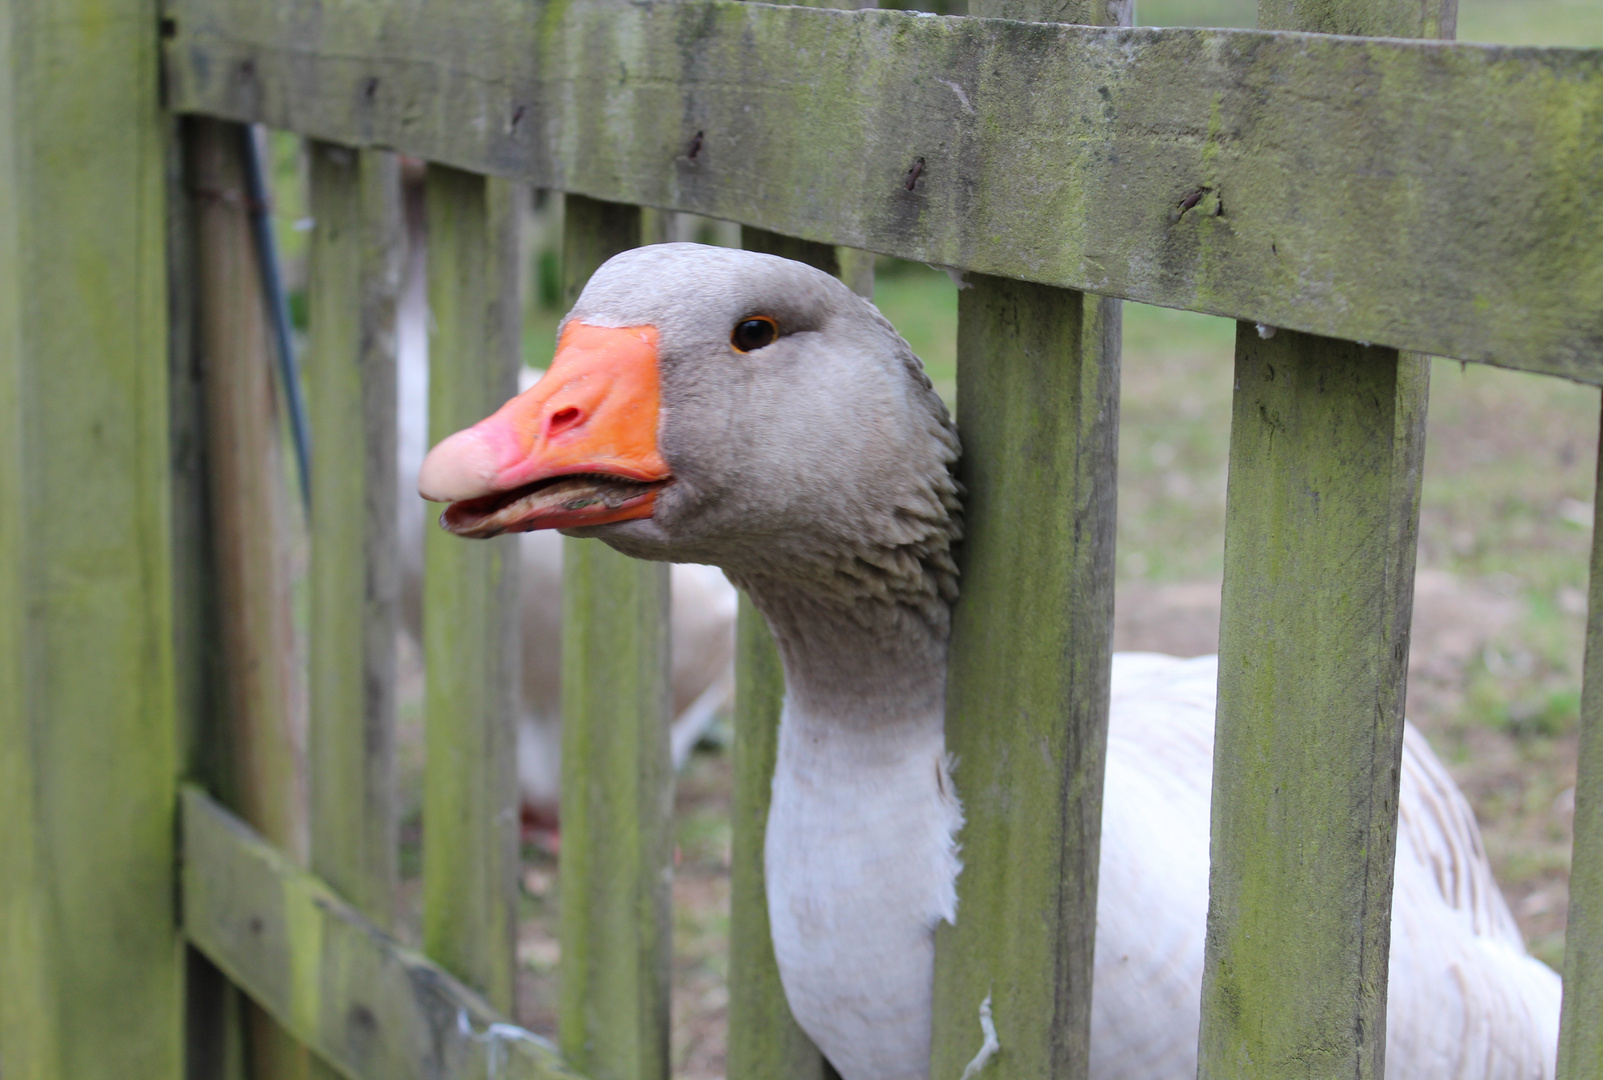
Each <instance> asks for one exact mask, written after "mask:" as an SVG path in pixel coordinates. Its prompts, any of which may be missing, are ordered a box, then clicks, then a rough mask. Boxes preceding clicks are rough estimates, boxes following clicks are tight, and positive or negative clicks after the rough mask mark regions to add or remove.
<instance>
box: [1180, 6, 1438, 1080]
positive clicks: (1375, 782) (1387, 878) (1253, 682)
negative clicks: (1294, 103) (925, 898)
mask: <svg viewBox="0 0 1603 1080" xmlns="http://www.w3.org/2000/svg"><path fill="white" fill-rule="evenodd" d="M1258 21H1259V24H1260V25H1262V26H1265V27H1269V28H1278V29H1295V30H1313V31H1321V32H1323V31H1334V30H1339V31H1342V32H1345V33H1364V34H1416V35H1417V34H1421V33H1427V32H1435V33H1443V34H1448V35H1451V34H1452V32H1453V27H1454V26H1455V25H1456V23H1457V0H1424V2H1420V0H1260V4H1259V11H1258ZM1267 333H1271V331H1270V330H1269V329H1265V330H1263V331H1260V330H1258V329H1257V328H1256V327H1254V326H1251V325H1248V324H1246V323H1242V324H1239V325H1238V327H1237V331H1236V384H1235V399H1234V407H1233V413H1232V418H1231V436H1230V479H1229V490H1228V495H1227V500H1226V510H1225V575H1224V594H1223V612H1222V615H1221V619H1220V631H1219V704H1218V720H1217V724H1216V731H1215V741H1214V777H1213V805H1212V812H1211V813H1212V821H1211V841H1210V843H1211V847H1210V854H1211V864H1210V871H1209V902H1208V935H1207V939H1206V945H1205V950H1204V969H1203V987H1202V1023H1201V1031H1200V1034H1199V1036H1198V1043H1199V1063H1198V1076H1199V1077H1200V1078H1202V1080H1210V1078H1217V1080H1223V1078H1225V1077H1236V1076H1240V1075H1242V1074H1243V1073H1251V1074H1252V1075H1254V1076H1263V1077H1266V1078H1267V1077H1281V1076H1284V1077H1288V1078H1289V1077H1293V1076H1295V1077H1298V1078H1303V1077H1310V1076H1313V1077H1322V1076H1329V1077H1337V1076H1340V1077H1352V1076H1358V1077H1361V1078H1370V1077H1372V1078H1374V1080H1379V1078H1380V1077H1381V1076H1382V1075H1383V1074H1384V1071H1385V1059H1386V989H1387V987H1386V980H1387V973H1388V966H1389V961H1390V953H1391V902H1392V878H1393V867H1394V864H1395V861H1396V850H1397V801H1398V796H1397V791H1398V779H1399V773H1400V764H1399V759H1400V757H1401V754H1402V737H1403V700H1404V696H1405V692H1406V689H1407V681H1408V637H1409V620H1410V618H1411V616H1412V611H1413V597H1414V562H1415V556H1416V548H1417V538H1418V529H1419V485H1420V473H1421V467H1422V463H1423V458H1424V447H1425V413H1426V405H1427V400H1428V396H1429V385H1430V384H1429V378H1430V368H1429V364H1428V361H1427V360H1425V359H1424V358H1423V357H1420V356H1416V355H1412V354H1408V353H1403V354H1399V353H1397V352H1396V351H1395V350H1391V349H1384V348H1373V347H1368V346H1366V345H1360V344H1353V343H1351V342H1344V341H1332V340H1329V339H1321V338H1316V337H1312V336H1309V335H1304V334H1298V333H1293V332H1289V331H1282V332H1279V333H1276V334H1274V335H1273V336H1271V337H1267V338H1266V337H1265V336H1264V334H1267Z"/></svg>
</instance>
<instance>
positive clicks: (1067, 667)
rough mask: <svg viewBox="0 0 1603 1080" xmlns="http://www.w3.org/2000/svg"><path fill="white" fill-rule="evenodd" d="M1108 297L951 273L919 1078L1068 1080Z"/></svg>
mask: <svg viewBox="0 0 1603 1080" xmlns="http://www.w3.org/2000/svg"><path fill="white" fill-rule="evenodd" d="M1119 326H1120V312H1119V303H1118V301H1115V300H1106V299H1102V298H1098V297H1094V296H1088V295H1086V294H1083V293H1075V292H1069V291H1067V290H1061V289H1054V288H1051V287H1048V286H1042V285H1033V284H1027V283H1022V282H1016V281H1005V280H1001V279H997V278H989V277H982V276H979V275H969V277H968V288H966V289H964V290H963V291H962V292H960V293H959V294H958V400H959V401H960V402H961V403H962V411H961V424H960V434H961V435H962V438H963V458H962V462H961V464H960V467H959V477H960V478H961V479H962V481H963V484H964V486H965V488H966V489H967V496H966V499H965V502H966V506H965V509H964V522H965V535H964V539H963V544H962V547H961V548H960V549H959V557H958V565H959V567H960V569H961V570H962V574H963V577H962V581H961V594H960V596H959V599H958V602H957V605H956V608H955V609H954V619H953V627H952V646H951V666H950V669H949V672H948V676H947V699H946V745H947V750H948V752H950V753H951V754H952V755H953V757H954V758H955V759H956V760H957V762H958V766H957V769H956V770H955V772H954V773H953V776H952V779H953V782H954V783H955V784H956V785H957V792H958V796H959V798H960V799H961V800H962V803H963V812H964V816H965V818H966V824H965V825H964V827H963V831H962V833H961V834H960V836H959V841H960V842H961V844H962V846H963V872H962V874H961V876H959V878H958V883H957V888H958V907H957V910H958V916H957V922H956V924H955V925H942V926H941V927H940V928H939V929H938V930H937V932H936V939H935V942H936V944H935V1033H934V1036H935V1037H934V1045H933V1050H932V1066H931V1076H933V1077H939V1078H942V1080H956V1078H957V1077H958V1076H960V1075H962V1074H963V1073H964V1071H965V1067H966V1065H967V1064H968V1063H969V1062H970V1061H972V1060H974V1059H975V1056H976V1054H977V1053H979V1051H980V1049H981V1046H982V1043H983V1037H982V1032H981V1026H980V1025H981V1019H980V1016H981V1009H982V1007H983V1006H984V1004H985V1003H987V1002H988V1003H989V1006H990V1009H989V1011H990V1014H991V1016H992V1017H993V1018H994V1022H995V1025H996V1032H997V1035H998V1037H999V1040H1000V1043H1001V1051H1000V1053H998V1054H997V1056H996V1057H995V1059H994V1060H992V1061H991V1062H990V1063H989V1064H988V1065H987V1066H986V1067H985V1073H984V1074H983V1075H987V1076H993V1077H1017V1078H1024V1077H1042V1076H1054V1077H1083V1076H1085V1075H1086V1068H1087V1060H1088V1059H1087V1050H1088V1044H1089V1033H1090V1004H1091V961H1092V956H1093V947H1094V944H1095V921H1096V886H1097V858H1098V851H1099V836H1100V828H1101V819H1102V773H1103V760H1104V757H1105V751H1106V746H1107V716H1108V676H1109V663H1110V661H1109V656H1110V652H1109V650H1110V647H1111V642H1112V627H1113V553H1114V511H1115V480H1116V463H1117V441H1118V401H1119Z"/></svg>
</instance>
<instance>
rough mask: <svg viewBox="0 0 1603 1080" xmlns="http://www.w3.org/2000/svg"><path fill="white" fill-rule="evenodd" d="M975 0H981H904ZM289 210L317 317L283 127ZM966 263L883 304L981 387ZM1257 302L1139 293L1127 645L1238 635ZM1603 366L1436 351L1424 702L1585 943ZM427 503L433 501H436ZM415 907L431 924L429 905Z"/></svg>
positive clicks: (697, 903)
mask: <svg viewBox="0 0 1603 1080" xmlns="http://www.w3.org/2000/svg"><path fill="white" fill-rule="evenodd" d="M884 6H894V7H919V8H924V9H934V10H938V11H940V12H941V13H944V14H963V13H964V9H965V8H966V0H947V3H945V4H940V5H937V4H931V3H887V4H885V5H884ZM1255 16H1256V3H1255V2H1254V0H1139V6H1138V8H1137V12H1136V19H1137V22H1138V23H1139V24H1141V25H1145V26H1218V27H1252V26H1253V25H1254V24H1255ZM1458 39H1459V40H1461V41H1473V42H1487V43H1497V44H1504V45H1541V46H1571V47H1591V48H1596V47H1600V46H1603V3H1600V2H1599V0H1460V3H1459V15H1458ZM271 145H272V149H273V167H274V181H275V192H274V217H275V225H276V228H277V232H278V240H279V243H280V250H281V251H283V252H284V256H285V275H286V278H287V281H288V284H289V286H290V290H291V293H290V296H291V310H292V314H293V316H294V318H295V321H296V323H297V325H298V327H299V328H300V329H302V330H304V328H305V317H306V310H307V305H306V297H305V280H306V275H305V250H306V238H307V235H308V230H309V227H310V222H309V221H308V220H306V218H305V206H306V199H305V170H304V162H303V159H302V149H301V144H300V141H299V140H298V139H296V138H294V137H292V136H287V135H275V136H274V137H273V140H272V144H271ZM664 228H665V229H666V230H667V231H668V232H669V234H670V235H672V236H673V237H674V238H677V239H694V240H699V241H701V242H704V243H717V244H728V245H733V244H737V243H738V242H739V230H738V228H736V227H734V226H731V225H729V224H728V223H721V222H713V221H708V220H704V219H696V218H690V217H689V216H687V215H674V216H673V219H672V220H671V221H668V222H666V223H665V224H664ZM524 234H525V245H524V248H525V260H524V269H525V271H526V300H525V313H526V318H525V325H524V337H523V345H524V360H525V363H526V364H527V365H528V366H530V367H531V368H541V367H544V366H545V365H546V364H547V363H548V362H549V360H550V357H551V354H552V351H553V347H554V335H555V329H556V324H557V321H558V320H559V319H560V318H561V315H562V311H561V308H560V287H559V284H558V270H559V252H560V243H561V199H560V197H558V196H546V195H544V194H543V193H532V194H531V195H530V198H529V200H528V213H527V218H526V221H525V228H524ZM957 290H958V285H957V283H956V282H955V281H954V280H953V279H952V278H951V277H950V276H948V274H947V273H946V272H944V271H942V270H939V269H933V268H930V267H927V266H923V265H920V264H916V263H907V262H902V261H898V260H889V259H881V260H879V262H878V264H877V266H876V274H875V295H874V299H875V303H876V304H878V306H879V307H880V309H881V310H882V311H883V312H884V314H885V315H886V316H887V317H888V318H889V319H890V320H891V321H892V322H893V323H894V324H895V325H896V326H897V328H898V329H899V330H900V331H901V332H902V334H903V336H904V337H906V339H907V340H908V342H909V343H910V344H911V345H912V346H913V349H914V350H915V351H916V352H917V353H918V354H919V356H920V357H922V358H923V360H924V363H925V365H926V367H927V368H928V369H929V371H930V373H931V375H932V377H933V378H934V380H935V385H936V387H937V388H938V389H939V390H940V391H941V393H942V395H943V397H945V398H946V400H947V403H948V404H949V405H950V406H952V407H953V408H955V409H957V410H958V411H959V413H960V412H961V408H962V403H961V402H960V401H958V400H956V371H955V339H956V328H957ZM1234 335H1235V325H1234V323H1232V322H1230V321H1228V320H1224V319H1216V318H1210V317H1208V316H1203V315H1196V314H1190V313H1185V312H1176V311H1169V310H1165V309H1161V308H1153V307H1147V306H1144V305H1140V304H1133V303H1126V304H1125V306H1124V367H1123V387H1122V392H1123V408H1122V414H1121V428H1120V445H1119V520H1118V580H1117V590H1118V591H1117V598H1116V609H1117V615H1116V632H1115V646H1116V647H1117V648H1119V649H1148V650H1155V651H1162V652H1172V653H1176V654H1179V655H1196V654H1200V653H1206V652H1212V651H1214V650H1215V648H1216V645H1217V640H1218V617H1219V587H1220V572H1221V566H1222V555H1223V544H1224V498H1225V480H1226V477H1225V466H1226V461H1227V457H1228V444H1229V418H1230V389H1231V375H1232V353H1233V344H1234ZM1598 416H1599V398H1598V391H1597V390H1596V389H1594V388H1590V387H1584V386H1578V385H1575V384H1571V383H1567V382H1564V381H1561V380H1558V379H1552V378H1545V377H1539V376H1531V375H1521V374H1516V373H1513V372H1506V371H1501V370H1499V369H1496V368H1490V367H1484V366H1478V365H1471V366H1465V365H1460V364H1459V363H1457V362H1455V361H1447V360H1434V361H1432V372H1431V401H1430V420H1429V428H1428V435H1427V441H1426V459H1425V476H1424V496H1423V506H1422V510H1421V515H1420V517H1421V520H1420V545H1419V563H1418V577H1417V587H1416V604H1415V616H1414V634H1413V645H1412V655H1411V659H1410V665H1409V670H1410V680H1409V690H1408V714H1409V717H1410V719H1411V720H1413V721H1414V722H1415V723H1416V724H1418V725H1419V726H1420V727H1421V728H1422V729H1424V731H1425V732H1426V734H1427V735H1428V736H1429V738H1430V742H1431V744H1432V746H1433V747H1434V748H1435V750H1436V752H1437V753H1438V754H1439V755H1440V756H1441V757H1442V758H1443V760H1444V761H1445V762H1447V764H1448V765H1449V767H1450V769H1451V770H1452V772H1453V774H1454V776H1455V777H1456V778H1457V780H1458V782H1459V784H1460V785H1461V787H1462V788H1463V790H1464V792H1465V794H1466V795H1467V796H1468V797H1469V799H1470V801H1471V803H1472V804H1473V805H1474V808H1475V811H1476V815H1477V817H1478V818H1479V820H1480V823H1481V827H1482V830H1483V834H1484V836H1485V840H1486V845H1487V849H1488V853H1489V854H1490V856H1491V860H1492V863H1493V866H1494V867H1495V869H1496V871H1497V875H1498V880H1499V881H1500V882H1501V883H1502V885H1503V889H1504V892H1505V895H1506V896H1507V897H1508V900H1509V903H1510V906H1511V907H1512V908H1513V910H1514V913H1515V916H1516V917H1517V918H1518V920H1519V922H1520V925H1521V927H1522V928H1523V930H1524V932H1525V935H1526V939H1527V941H1528V943H1529V945H1530V947H1531V950H1532V952H1534V953H1535V954H1536V955H1537V956H1538V957H1540V958H1541V959H1543V960H1545V961H1546V962H1548V963H1549V964H1552V965H1554V966H1555V967H1557V966H1559V965H1560V963H1561V962H1562V958H1563V949H1564V919H1565V912H1566V908H1567V904H1568V889H1567V884H1568V867H1569V849H1570V823H1571V817H1572V812H1573V800H1574V786H1573V785H1574V782H1575V750H1576V724H1577V713H1578V706H1579V702H1580V685H1581V651H1582V644H1583V634H1584V622H1585V615H1586V580H1587V558H1588V552H1589V550H1590V542H1591V525H1592V513H1593V511H1592V499H1593V488H1594V476H1595V472H1596V468H1597V437H1598ZM418 520H419V521H421V520H422V515H421V512H419V518H418ZM402 667H403V673H404V674H403V679H404V680H405V685H404V687H403V694H402V716H401V722H402V750H401V755H402V785H403V788H402V791H403V795H402V799H403V807H404V813H405V818H404V821H405V824H404V827H403V842H404V845H405V847H404V851H403V871H404V873H405V874H406V875H407V877H408V879H409V883H410V885H411V888H412V900H413V904H412V906H413V908H414V914H415V908H416V896H415V894H416V891H417V890H416V882H417V876H418V874H419V872H420V869H421V861H420V857H419V853H420V851H421V842H422V837H421V835H420V826H419V824H418V822H419V821H420V818H421V813H420V805H419V803H420V799H421V783H420V781H421V776H422V770H423V768H424V761H423V754H422V738H421V679H422V674H421V667H420V664H419V663H418V662H417V659H416V655H415V652H414V653H413V654H412V655H411V656H410V658H409V657H408V656H407V653H406V650H405V647H404V645H403V663H402ZM727 743H728V727H727V718H725V719H724V720H722V721H721V722H719V723H715V724H714V726H713V727H712V728H711V729H709V731H708V733H707V735H706V736H705V737H703V739H702V740H701V742H700V743H699V745H698V748H697V752H696V753H695V754H693V755H692V756H691V758H690V759H689V761H688V763H687V765H686V767H685V769H684V770H683V772H681V774H680V782H679V787H678V793H677V798H676V839H677V851H676V880H675V884H674V903H675V907H674V920H675V921H674V933H675V943H674V949H675V970H674V979H675V984H674V1070H675V1075H678V1076H684V1077H691V1078H700V1077H720V1076H722V1075H723V1047H724V1029H725V1013H726V1007H727V1000H728V999H727V993H726V991H725V989H724V985H725V983H724V976H725V973H726V968H727V963H726V955H725V951H724V949H725V941H726V936H727V930H728V910H729V906H728V869H729V863H728V860H729V763H728V755H727ZM558 835H559V834H555V833H551V832H549V831H545V832H540V833H537V834H531V835H530V837H529V840H528V842H527V843H526V844H525V846H524V856H525V865H524V873H523V898H522V903H523V911H522V915H523V919H522V926H521V932H520V937H519V962H520V985H519V1007H518V1012H519V1019H520V1020H521V1021H522V1022H523V1023H524V1024H526V1025H528V1026H530V1027H531V1028H533V1029H534V1030H536V1031H541V1032H546V1033H550V1032H551V1031H552V1030H553V1028H554V1024H555V1013H554V1001H555V978H556V971H557V967H558V964H559V962H560V955H559V949H558V946H557V942H556V937H555V927H556V915H557V904H558V902H559V898H558V895H557V888H556V863H557V858H558V852H559V848H560V841H559V840H558V839H557V836H558ZM414 929H415V925H414Z"/></svg>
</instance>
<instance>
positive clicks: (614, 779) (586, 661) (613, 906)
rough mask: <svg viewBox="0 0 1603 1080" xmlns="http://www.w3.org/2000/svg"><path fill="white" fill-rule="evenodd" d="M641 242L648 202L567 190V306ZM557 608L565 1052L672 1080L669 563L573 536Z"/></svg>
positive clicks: (601, 1076)
mask: <svg viewBox="0 0 1603 1080" xmlns="http://www.w3.org/2000/svg"><path fill="white" fill-rule="evenodd" d="M639 242H640V210H639V208H638V207H633V206H620V205H618V204H614V203H603V202H598V201H596V200H593V199H587V198H584V197H582V196H577V195H569V196H568V198H567V204H566V216H565V223H564V235H563V255H562V262H563V270H562V276H563V285H564V293H565V296H566V299H567V301H568V303H572V302H573V300H574V299H576V298H577V296H578V293H579V290H580V289H581V288H582V287H583V285H584V283H585V281H587V280H589V277H590V275H591V274H592V273H594V272H595V270H596V268H597V267H599V266H600V265H601V264H602V263H603V262H605V261H606V260H607V259H608V258H610V257H611V256H612V255H614V254H617V253H618V252H620V251H624V250H627V249H629V248H632V247H635V246H637V245H638V244H639ZM562 558H563V586H562V588H563V612H562V635H563V636H562V869H561V882H562V927H561V937H562V969H561V987H560V997H559V1021H558V1033H559V1041H560V1044H561V1048H562V1053H563V1056H564V1058H565V1059H566V1060H567V1061H568V1062H569V1063H570V1064H571V1065H573V1066H574V1067H575V1068H576V1069H578V1070H579V1071H581V1072H584V1073H585V1074H587V1075H589V1076H593V1077H596V1078H597V1080H666V1077H667V1075H668V1036H669V1029H668V1004H669V973H670V961H671V947H672V940H671V938H670V932H669V911H670V900H671V895H670V890H669V884H670V880H671V873H672V834H671V830H672V809H673V775H672V771H671V769H670V767H669V761H668V718H669V709H670V704H669V692H668V633H667V622H668V567H667V565H666V564H663V563H646V562H640V561H637V560H634V559H630V558H627V557H625V556H623V555H620V554H618V553H617V552H616V551H613V550H612V549H611V548H609V547H607V546H606V545H605V544H602V543H601V542H599V541H596V540H573V539H570V540H568V541H566V542H565V547H564V549H563V556H562Z"/></svg>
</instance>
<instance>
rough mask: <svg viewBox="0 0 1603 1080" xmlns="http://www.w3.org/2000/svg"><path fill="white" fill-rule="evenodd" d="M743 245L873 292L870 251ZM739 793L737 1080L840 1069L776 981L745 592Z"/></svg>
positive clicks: (762, 696)
mask: <svg viewBox="0 0 1603 1080" xmlns="http://www.w3.org/2000/svg"><path fill="white" fill-rule="evenodd" d="M740 239H741V246H742V247H744V248H745V249H746V250H748V251H762V252H766V253H767V254H770V255H779V256H782V257H783V258H787V259H795V260H796V261H798V262H804V263H806V264H808V265H809V266H814V267H817V268H818V269H820V270H822V271H824V272H825V273H827V274H834V275H835V276H837V277H840V278H841V279H842V280H844V281H845V282H846V283H847V285H849V286H850V287H851V288H852V289H853V291H854V292H857V293H858V294H859V295H863V296H867V297H869V298H872V297H873V294H874V263H873V256H872V255H870V254H868V253H866V252H859V251H853V250H851V249H842V248H834V247H831V246H829V245H828V244H820V243H817V242H815V241H811V240H798V239H796V238H794V237H789V236H780V235H779V234H777V233H771V232H766V231H764V230H762V229H752V228H745V229H742V230H741V237H740ZM735 641H736V643H735V663H736V673H735V740H734V746H733V749H732V751H731V758H732V761H731V766H732V771H733V772H734V792H733V799H732V802H731V806H730V818H731V821H730V833H731V836H730V871H729V879H730V880H729V892H730V898H729V1047H728V1057H727V1060H726V1065H725V1067H726V1069H727V1071H728V1074H729V1077H730V1080H770V1078H772V1080H819V1078H821V1077H822V1078H828V1077H830V1076H833V1070H832V1069H831V1068H830V1066H829V1063H828V1062H826V1061H825V1060H824V1059H823V1057H822V1056H821V1055H820V1054H819V1052H818V1048H817V1047H815V1046H814V1045H813V1042H812V1040H811V1039H809V1038H808V1037H807V1034H806V1033H805V1032H804V1031H802V1030H801V1028H800V1027H799V1026H798V1025H797V1023H796V1019H795V1017H793V1016H792V1015H791V1012H790V1005H789V1004H788V1003H787V1002H786V1000H785V990H784V987H782V986H781V985H780V982H779V968H778V967H777V966H776V964H775V961H774V946H773V940H772V938H771V936H770V930H769V924H768V899H767V896H768V894H767V886H766V884H765V874H764V867H763V838H764V833H765V832H766V830H767V827H768V803H769V798H770V796H771V794H772V791H773V781H774V762H775V759H776V756H777V754H778V749H779V714H780V710H781V708H782V707H783V704H784V697H785V673H784V669H783V668H782V667H781V665H780V661H779V650H778V649H777V648H776V647H775V645H774V639H773V635H772V634H771V633H769V630H768V624H767V622H766V621H765V620H764V619H763V616H762V613H761V612H759V611H758V610H757V609H756V608H755V607H753V606H752V603H751V601H750V600H748V599H747V598H746V597H745V595H744V594H742V596H741V598H740V613H739V616H738V622H737V624H736V639H735Z"/></svg>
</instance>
